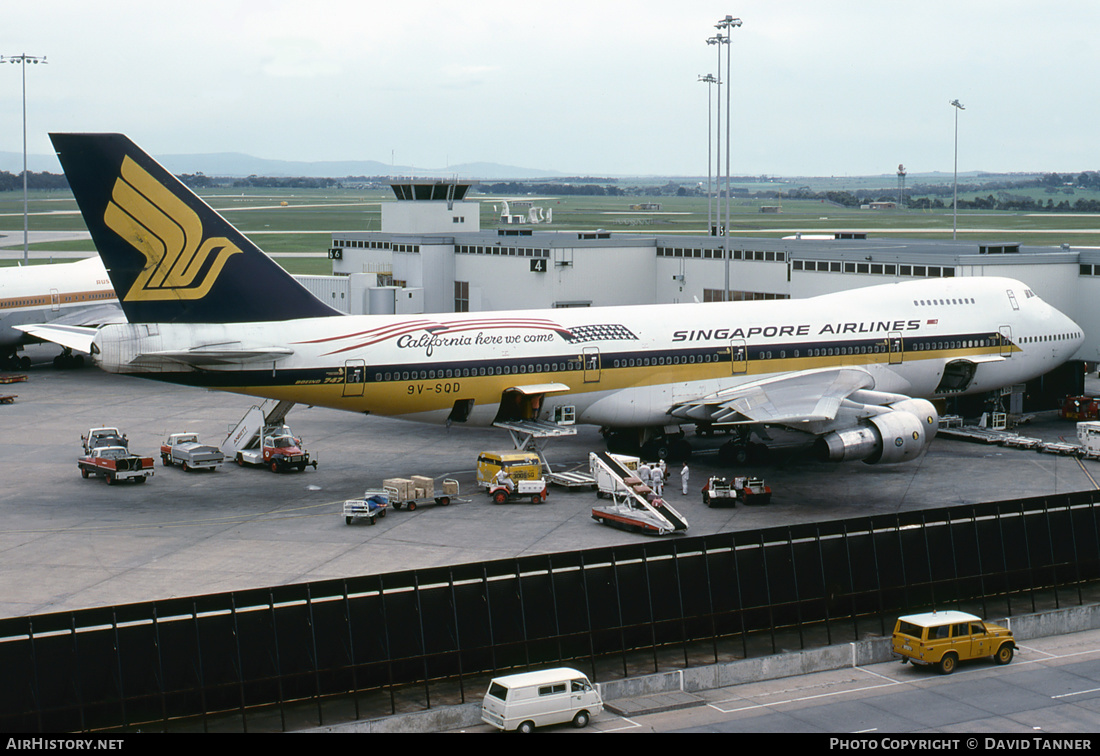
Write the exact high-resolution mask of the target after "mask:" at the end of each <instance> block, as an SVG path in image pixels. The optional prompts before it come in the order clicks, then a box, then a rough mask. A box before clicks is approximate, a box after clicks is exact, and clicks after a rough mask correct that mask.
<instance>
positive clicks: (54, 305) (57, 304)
mask: <svg viewBox="0 0 1100 756" xmlns="http://www.w3.org/2000/svg"><path fill="white" fill-rule="evenodd" d="M60 309H61V294H59V293H58V291H57V289H50V310H52V311H53V312H57V311H58V310H60Z"/></svg>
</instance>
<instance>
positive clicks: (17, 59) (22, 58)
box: [0, 53, 46, 265]
mask: <svg viewBox="0 0 1100 756" xmlns="http://www.w3.org/2000/svg"><path fill="white" fill-rule="evenodd" d="M45 62H46V56H45V55H43V56H41V57H38V56H35V55H27V54H26V53H21V54H19V55H9V56H6V57H5V56H3V55H0V63H19V64H20V65H21V66H22V68H23V264H24V265H27V264H28V262H29V257H30V245H29V244H28V241H27V237H28V235H29V232H28V227H29V224H28V222H27V219H28V217H29V215H30V213H29V212H28V211H27V64H28V63H32V64H35V65H37V64H38V63H45Z"/></svg>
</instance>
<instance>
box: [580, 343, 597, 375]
mask: <svg viewBox="0 0 1100 756" xmlns="http://www.w3.org/2000/svg"><path fill="white" fill-rule="evenodd" d="M583 359H584V382H585V383H599V382H600V349H599V347H585V348H584V355H583Z"/></svg>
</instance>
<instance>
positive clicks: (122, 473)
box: [76, 446, 153, 485]
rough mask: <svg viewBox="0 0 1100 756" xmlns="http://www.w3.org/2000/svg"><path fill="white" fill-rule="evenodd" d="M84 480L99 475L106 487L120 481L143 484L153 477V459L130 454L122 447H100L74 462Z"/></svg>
mask: <svg viewBox="0 0 1100 756" xmlns="http://www.w3.org/2000/svg"><path fill="white" fill-rule="evenodd" d="M76 466H77V467H78V468H80V474H81V475H82V476H84V477H85V478H89V477H91V476H93V475H101V476H103V477H104V478H106V480H107V484H108V485H114V484H115V483H117V482H119V481H122V480H133V481H136V482H138V483H144V482H145V479H146V478H149V477H152V475H153V458H152V457H139V456H138V455H136V454H131V453H130V450H129V449H127V448H126V447H124V446H100V447H98V448H96V449H92V451H91V452H90V453H89V454H87V455H86V456H83V457H81V458H80V459H78V460H77V461H76Z"/></svg>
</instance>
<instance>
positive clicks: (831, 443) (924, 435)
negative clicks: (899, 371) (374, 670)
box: [817, 399, 940, 465]
mask: <svg viewBox="0 0 1100 756" xmlns="http://www.w3.org/2000/svg"><path fill="white" fill-rule="evenodd" d="M889 409H890V411H889V412H884V413H883V414H881V415H874V416H872V417H869V418H867V419H866V420H864V421H862V423H861V424H860V425H858V426H856V427H854V428H846V429H844V430H840V431H833V432H832V433H829V434H827V435H825V436H822V437H821V438H820V439H819V440H818V442H817V450H818V454H819V456H821V458H823V459H826V460H829V461H832V462H848V461H853V460H857V459H859V460H863V461H864V462H866V463H867V464H869V465H874V464H893V463H896V462H908V461H909V460H911V459H915V458H916V457H917V456H919V455H920V453H921V452H922V451H924V449H925V447H927V446H928V444H929V443H931V441H932V439H933V437H935V435H936V429H937V428H939V423H940V415H939V413H938V412H936V408H935V407H933V406H932V403H931V402H929V401H928V400H926V399H906V400H905V401H902V402H896V403H894V404H891V405H889Z"/></svg>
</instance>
